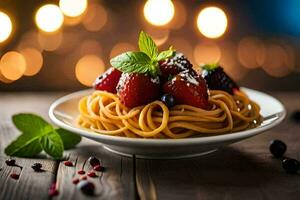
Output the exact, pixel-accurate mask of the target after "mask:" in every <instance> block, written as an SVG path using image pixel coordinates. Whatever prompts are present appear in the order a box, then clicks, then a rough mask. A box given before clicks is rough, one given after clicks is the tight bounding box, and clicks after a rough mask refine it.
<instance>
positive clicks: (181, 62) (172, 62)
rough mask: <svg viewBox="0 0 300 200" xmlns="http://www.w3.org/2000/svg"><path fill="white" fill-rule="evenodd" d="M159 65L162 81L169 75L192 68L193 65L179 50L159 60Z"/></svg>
mask: <svg viewBox="0 0 300 200" xmlns="http://www.w3.org/2000/svg"><path fill="white" fill-rule="evenodd" d="M159 67H160V71H161V73H162V78H163V80H164V81H167V80H168V79H169V77H173V76H175V75H177V74H179V73H180V72H182V71H186V70H193V69H192V67H193V65H192V64H191V63H190V61H189V60H188V59H187V58H186V57H185V56H184V55H183V54H182V53H179V52H175V53H174V56H173V57H170V58H167V59H165V60H163V61H160V62H159Z"/></svg>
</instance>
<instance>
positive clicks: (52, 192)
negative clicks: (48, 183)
mask: <svg viewBox="0 0 300 200" xmlns="http://www.w3.org/2000/svg"><path fill="white" fill-rule="evenodd" d="M48 195H49V196H50V197H54V196H57V195H58V190H56V189H51V188H50V189H49V190H48Z"/></svg>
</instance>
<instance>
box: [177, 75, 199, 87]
mask: <svg viewBox="0 0 300 200" xmlns="http://www.w3.org/2000/svg"><path fill="white" fill-rule="evenodd" d="M179 75H180V76H181V77H182V78H183V79H184V80H186V81H187V82H188V83H187V85H188V86H189V83H191V84H194V85H199V82H198V81H197V80H196V79H195V78H194V77H193V76H192V75H191V74H189V73H188V71H185V72H182V73H180V74H179Z"/></svg>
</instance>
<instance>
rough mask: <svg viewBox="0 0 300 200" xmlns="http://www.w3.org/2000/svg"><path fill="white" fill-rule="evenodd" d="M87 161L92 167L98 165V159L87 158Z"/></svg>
mask: <svg viewBox="0 0 300 200" xmlns="http://www.w3.org/2000/svg"><path fill="white" fill-rule="evenodd" d="M88 161H89V163H90V165H91V166H93V167H94V166H96V165H100V161H99V159H98V158H96V157H94V156H91V157H89V159H88Z"/></svg>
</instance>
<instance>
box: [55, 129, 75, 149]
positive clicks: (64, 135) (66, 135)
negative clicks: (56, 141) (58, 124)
mask: <svg viewBox="0 0 300 200" xmlns="http://www.w3.org/2000/svg"><path fill="white" fill-rule="evenodd" d="M56 132H57V133H58V134H59V136H60V138H61V140H62V142H63V144H64V148H65V150H67V149H72V148H74V147H75V146H76V145H77V144H78V143H79V142H80V141H81V136H80V135H77V134H74V133H72V132H70V131H67V130H65V129H62V128H58V129H56Z"/></svg>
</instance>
